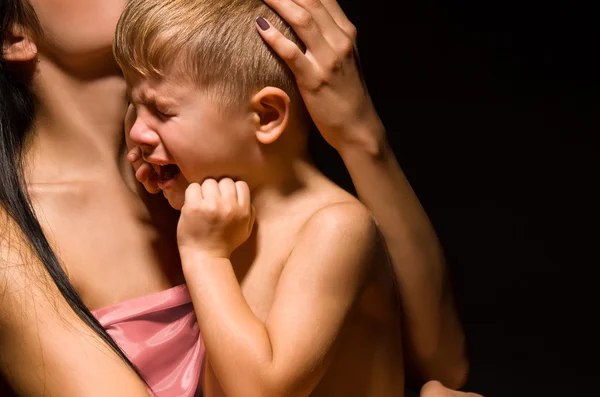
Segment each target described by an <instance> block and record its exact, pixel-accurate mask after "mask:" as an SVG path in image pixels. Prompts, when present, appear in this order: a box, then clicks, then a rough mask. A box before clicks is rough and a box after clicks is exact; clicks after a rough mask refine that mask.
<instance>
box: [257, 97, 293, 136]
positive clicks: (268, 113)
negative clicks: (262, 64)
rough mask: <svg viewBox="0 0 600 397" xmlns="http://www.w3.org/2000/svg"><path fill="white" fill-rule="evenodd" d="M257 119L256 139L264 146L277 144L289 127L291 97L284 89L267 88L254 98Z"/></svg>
mask: <svg viewBox="0 0 600 397" xmlns="http://www.w3.org/2000/svg"><path fill="white" fill-rule="evenodd" d="M251 106H252V110H253V111H254V113H255V114H256V115H257V116H258V117H257V125H256V139H258V141H259V142H260V143H262V144H264V145H269V144H271V143H273V142H275V141H276V140H277V139H278V138H279V137H280V136H281V134H282V133H283V131H284V130H285V129H286V128H287V126H288V121H289V118H290V97H289V96H288V94H286V93H285V91H283V90H282V89H279V88H275V87H265V88H263V89H262V90H260V91H259V92H258V93H257V94H255V95H254V97H252V100H251Z"/></svg>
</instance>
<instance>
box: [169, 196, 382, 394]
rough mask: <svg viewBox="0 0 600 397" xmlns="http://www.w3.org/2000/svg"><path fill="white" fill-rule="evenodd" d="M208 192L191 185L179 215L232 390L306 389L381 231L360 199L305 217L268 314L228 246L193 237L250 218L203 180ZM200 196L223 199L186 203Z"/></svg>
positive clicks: (208, 333) (203, 317)
mask: <svg viewBox="0 0 600 397" xmlns="http://www.w3.org/2000/svg"><path fill="white" fill-rule="evenodd" d="M196 186H197V185H196ZM195 189H196V191H197V192H199V188H195ZM202 195H203V197H204V198H203V199H202V200H199V199H198V197H199V195H196V196H194V194H190V190H189V189H188V192H186V200H185V206H184V208H183V210H182V215H181V222H182V223H183V227H182V229H185V230H180V232H179V237H180V241H181V242H180V244H183V246H181V249H180V250H181V259H182V264H183V268H184V274H185V277H186V281H187V284H188V288H189V290H190V293H191V295H192V299H193V301H194V307H195V310H196V314H197V317H198V323H199V325H200V329H201V330H202V331H201V332H202V337H203V340H204V342H205V345H206V349H207V353H208V358H209V361H210V364H211V366H212V368H213V369H214V371H215V374H216V375H217V378H218V379H219V382H220V384H221V386H222V388H223V390H224V391H225V394H226V395H227V396H230V397H235V396H243V397H249V396H250V397H251V396H257V397H258V396H306V395H308V394H309V393H310V392H311V391H312V390H313V388H314V387H315V385H316V384H317V383H318V381H319V380H320V378H321V377H322V376H323V373H324V371H325V369H326V367H327V365H328V363H329V359H330V358H331V353H332V349H333V346H334V344H335V341H336V338H337V336H338V334H339V332H340V329H341V327H342V325H343V323H344V320H345V319H346V316H347V314H348V313H349V311H350V310H351V308H352V306H353V304H354V302H355V300H356V298H357V296H358V295H359V292H360V291H361V288H362V287H363V284H364V281H365V278H366V275H367V273H368V272H369V268H370V264H372V263H373V258H374V257H375V256H376V255H377V252H378V244H377V235H376V233H377V232H376V227H375V225H374V222H373V221H372V218H371V217H370V214H369V213H368V212H367V210H366V209H364V208H363V207H362V206H359V205H357V204H335V205H331V206H328V207H326V208H323V209H322V210H320V211H318V212H317V213H316V214H314V215H313V216H312V217H311V219H310V220H309V221H307V223H306V224H305V226H304V227H303V229H302V231H301V232H300V233H299V236H298V240H297V243H296V244H295V248H294V250H293V252H292V253H291V255H290V257H289V258H288V260H287V262H286V263H285V265H284V269H283V272H282V274H281V277H280V279H279V282H278V284H277V288H276V290H275V292H274V298H273V306H272V307H271V310H270V312H269V315H268V318H267V320H266V322H265V323H263V322H262V321H260V320H259V319H258V318H257V317H256V316H255V315H254V313H253V312H252V310H251V309H250V308H249V307H248V304H247V303H246V300H245V299H244V296H243V295H242V292H241V290H240V286H239V284H238V281H237V279H236V276H235V274H234V271H233V268H232V265H231V263H230V261H229V259H228V256H229V253H230V252H231V251H230V249H231V247H229V248H227V249H224V250H221V249H215V248H214V247H216V246H218V245H217V244H214V243H210V244H205V243H203V245H198V246H195V245H194V244H193V241H194V240H196V241H201V239H202V240H204V241H206V240H207V238H210V237H207V236H209V235H212V236H214V235H216V234H220V235H221V236H223V237H225V236H226V235H229V234H230V233H228V232H220V231H219V230H226V229H228V228H229V229H228V230H230V231H231V230H233V229H232V228H231V227H230V226H227V224H228V223H229V224H231V223H234V224H235V223H236V222H237V224H238V225H239V229H240V230H242V231H244V228H245V227H246V226H245V223H244V221H237V220H236V219H238V218H240V216H238V215H235V214H238V212H236V211H237V210H235V209H234V210H233V211H231V208H232V207H235V205H231V204H227V203H226V200H225V199H223V198H222V197H223V196H225V195H223V194H220V195H221V197H220V198H219V199H217V200H215V199H211V198H208V199H207V196H208V195H209V193H205V189H204V185H203V187H202ZM203 200H209V201H213V203H216V204H210V205H204V204H202V203H200V204H199V205H198V207H197V208H196V209H195V210H191V209H192V208H186V207H188V205H189V206H193V205H194V204H193V203H194V202H202V201H203ZM198 208H199V209H198ZM202 208H211V210H210V211H205V210H204V209H202ZM227 208H229V209H230V210H229V211H226V209H227ZM207 212H210V215H207ZM226 212H229V214H230V215H225V214H226ZM232 213H233V214H234V215H233V216H232V215H231V214H232ZM218 214H219V215H218ZM227 217H229V220H230V221H227V220H226V218H227ZM207 218H208V219H207ZM241 218H243V216H241ZM192 225H193V226H192ZM203 225H204V226H203ZM206 225H210V226H208V227H206ZM216 225H222V226H216ZM209 228H210V229H211V230H208V229H209ZM200 229H202V230H200ZM231 234H232V235H237V234H235V233H231ZM190 236H191V237H190ZM233 240H237V241H239V238H238V237H234V238H233ZM234 248H235V247H234Z"/></svg>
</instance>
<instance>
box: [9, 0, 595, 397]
mask: <svg viewBox="0 0 600 397" xmlns="http://www.w3.org/2000/svg"><path fill="white" fill-rule="evenodd" d="M562 3H563V4H562V5H550V4H549V3H546V4H541V3H532V2H527V3H524V2H519V1H516V0H504V1H502V2H499V1H481V0H479V1H477V0H420V1H417V0H398V1H394V0H387V1H385V0H370V1H364V0H363V1H357V0H354V1H349V0H341V4H342V6H343V7H344V9H345V10H346V11H347V12H348V14H349V16H350V17H351V19H352V20H353V21H354V22H355V24H356V25H357V27H358V28H359V46H360V52H361V54H362V58H363V66H364V68H365V73H366V79H367V82H368V84H369V86H370V90H371V93H372V95H373V97H374V100H375V102H376V105H377V107H378V109H379V112H380V114H381V116H382V118H383V120H384V122H385V123H386V126H387V128H388V131H389V136H390V140H391V142H392V145H393V147H394V149H395V152H396V154H397V155H398V157H399V160H400V162H401V164H402V166H403V168H404V170H405V172H406V173H407V176H408V178H409V179H410V181H411V183H412V184H413V187H414V188H415V190H416V192H417V194H418V196H419V198H420V199H421V201H422V203H423V205H424V206H425V208H426V210H427V212H428V214H429V215H430V217H431V219H432V221H433V223H434V226H435V228H436V230H437V231H438V234H439V236H440V240H441V242H442V244H443V246H444V248H445V250H446V253H447V257H448V261H449V266H450V270H451V274H452V278H453V281H454V285H455V289H456V295H457V298H458V303H459V306H460V310H461V313H462V316H463V319H464V323H465V326H466V331H467V336H468V341H469V348H470V354H471V362H472V369H471V379H470V381H469V384H468V385H467V387H466V388H465V389H468V390H473V391H478V392H480V393H484V394H485V395H486V396H487V397H509V396H510V397H512V396H515V397H520V396H578V395H598V392H597V391H594V390H593V389H592V387H593V383H592V382H593V381H594V379H598V375H597V373H596V370H597V368H598V365H597V364H596V361H597V359H598V358H597V349H596V346H595V345H596V343H595V338H596V337H597V335H598V334H599V333H598V328H597V327H596V326H594V325H593V324H594V323H595V322H596V317H597V312H598V310H597V309H596V306H597V304H596V302H597V301H598V300H597V299H596V290H597V289H598V287H597V282H596V280H597V279H596V273H597V272H596V267H597V266H598V264H599V260H598V256H597V254H596V238H595V237H596V236H598V231H597V227H598V226H597V225H598V223H597V217H596V213H595V212H596V211H595V205H596V203H597V202H598V200H597V196H593V194H592V193H593V191H594V190H595V188H596V187H597V185H598V182H597V178H596V177H597V175H596V172H595V171H596V169H597V168H598V167H597V166H596V164H597V160H596V157H595V154H596V153H597V146H593V145H592V136H594V135H596V134H597V132H598V131H600V130H599V128H598V127H599V125H598V124H599V123H598V115H597V114H596V113H597V103H598V94H599V93H600V90H599V87H598V73H599V72H600V63H599V62H598V61H597V60H596V52H597V51H598V49H599V48H600V45H599V44H598V42H597V37H596V36H598V34H597V32H596V30H597V28H596V25H597V22H596V19H597V18H599V19H600V13H598V12H595V10H593V9H591V8H590V6H589V5H585V6H583V5H580V4H579V5H578V4H577V3H576V2H572V1H571V2H566V1H563V2H562ZM589 3H591V2H589ZM319 158H320V160H321V162H322V165H323V166H324V168H326V169H327V170H328V173H329V174H330V175H332V176H333V177H334V179H336V180H337V181H338V182H340V183H341V184H343V185H346V186H348V179H347V175H345V173H344V172H343V169H342V167H341V164H340V163H339V161H338V162H336V161H335V160H336V157H335V155H334V153H331V152H329V153H324V154H323V155H322V156H319ZM0 383H1V382H0ZM0 389H2V387H1V386H0ZM0 394H2V393H1V390H0Z"/></svg>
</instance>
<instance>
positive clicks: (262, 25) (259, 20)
mask: <svg viewBox="0 0 600 397" xmlns="http://www.w3.org/2000/svg"><path fill="white" fill-rule="evenodd" d="M256 23H257V24H258V27H259V28H260V29H261V30H263V31H264V30H268V29H269V28H270V27H271V25H269V22H267V20H266V19H264V18H263V17H258V18H256Z"/></svg>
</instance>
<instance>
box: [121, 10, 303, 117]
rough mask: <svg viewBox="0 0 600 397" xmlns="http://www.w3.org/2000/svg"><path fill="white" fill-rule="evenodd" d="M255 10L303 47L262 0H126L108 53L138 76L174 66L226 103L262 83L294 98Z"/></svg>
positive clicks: (245, 96) (245, 95)
mask: <svg viewBox="0 0 600 397" xmlns="http://www.w3.org/2000/svg"><path fill="white" fill-rule="evenodd" d="M258 16H262V17H264V18H266V19H268V21H269V22H270V23H271V24H272V25H273V26H274V27H276V28H277V29H278V30H279V31H280V32H282V33H283V34H284V35H285V36H286V37H288V38H289V39H290V40H292V41H293V42H294V43H296V44H297V45H298V46H300V48H301V49H302V50H304V45H303V44H302V42H301V41H300V39H299V38H298V37H297V36H296V34H295V33H294V32H293V30H292V29H291V27H290V26H289V25H288V24H287V23H286V22H285V21H284V20H283V19H282V18H281V17H280V16H279V15H278V14H277V13H275V12H274V11H273V10H272V9H271V8H269V7H268V6H267V5H266V4H265V3H264V2H263V1H262V0H130V1H128V3H127V5H126V7H125V11H124V12H123V14H122V15H121V18H120V19H119V23H118V25H117V32H116V37H115V42H114V53H115V57H116V59H117V62H118V63H119V65H120V66H121V68H122V69H123V70H124V71H126V72H134V73H138V74H141V75H143V76H146V77H154V78H160V77H162V76H163V75H164V74H165V73H167V72H169V73H170V72H176V73H177V72H182V75H183V76H189V77H190V78H191V81H192V82H193V83H196V84H197V85H198V86H199V87H202V89H206V90H207V93H209V94H210V95H211V96H212V97H213V98H214V99H215V100H217V101H218V102H219V103H221V104H222V105H225V106H226V107H227V106H236V105H240V104H241V103H242V101H245V100H247V99H248V98H249V97H250V95H251V94H252V93H253V91H255V90H257V89H260V88H263V87H266V86H273V87H278V88H281V89H283V90H284V91H285V92H286V93H287V94H288V95H290V97H292V98H299V94H298V89H297V87H296V84H295V79H294V76H293V74H292V73H291V71H290V70H289V68H288V67H287V66H286V65H285V63H284V62H283V61H282V60H281V59H280V58H279V57H278V56H277V55H276V54H275V53H274V52H273V51H272V50H271V49H270V48H269V46H268V45H267V44H266V43H265V42H264V41H263V40H262V38H261V37H260V35H259V34H258V32H257V31H256V27H255V22H254V21H255V19H256V17H258ZM172 68H176V69H172Z"/></svg>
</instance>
